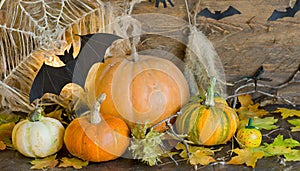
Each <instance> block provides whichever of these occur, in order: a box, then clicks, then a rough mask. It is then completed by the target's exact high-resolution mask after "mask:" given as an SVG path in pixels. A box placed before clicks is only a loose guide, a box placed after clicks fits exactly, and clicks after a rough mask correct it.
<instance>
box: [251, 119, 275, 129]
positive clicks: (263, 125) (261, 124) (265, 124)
mask: <svg viewBox="0 0 300 171" xmlns="http://www.w3.org/2000/svg"><path fill="white" fill-rule="evenodd" d="M277 121H278V119H275V118H274V117H265V118H254V119H253V122H252V125H253V126H255V127H257V128H259V129H260V130H261V129H265V130H268V131H269V130H272V129H275V128H278V126H277V125H274V124H275V123H276V122H277Z"/></svg>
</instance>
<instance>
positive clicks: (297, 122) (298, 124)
mask: <svg viewBox="0 0 300 171" xmlns="http://www.w3.org/2000/svg"><path fill="white" fill-rule="evenodd" d="M288 122H289V123H290V124H292V125H294V127H291V130H292V132H296V131H300V119H291V120H288Z"/></svg>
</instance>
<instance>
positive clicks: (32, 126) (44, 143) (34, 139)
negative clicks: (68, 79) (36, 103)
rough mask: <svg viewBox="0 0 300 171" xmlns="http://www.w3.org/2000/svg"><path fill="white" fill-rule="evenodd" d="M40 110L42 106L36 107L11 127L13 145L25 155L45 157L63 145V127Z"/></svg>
mask: <svg viewBox="0 0 300 171" xmlns="http://www.w3.org/2000/svg"><path fill="white" fill-rule="evenodd" d="M42 112H43V109H42V108H37V110H36V111H34V112H33V113H32V114H31V116H30V117H29V119H26V120H23V121H20V122H19V123H17V124H16V126H15V127H14V129H13V132H12V143H13V146H14V148H15V149H17V150H18V151H19V152H20V153H21V154H23V155H25V156H27V157H41V158H42V157H47V156H49V155H52V154H54V153H56V152H58V151H59V150H60V149H61V147H62V145H63V136H64V132H65V128H64V127H63V125H62V124H61V123H60V121H58V120H57V119H54V118H50V117H44V116H42V115H41V113H42Z"/></svg>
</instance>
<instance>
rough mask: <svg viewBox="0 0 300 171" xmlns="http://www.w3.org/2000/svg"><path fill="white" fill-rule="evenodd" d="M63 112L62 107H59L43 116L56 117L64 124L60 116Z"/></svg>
mask: <svg viewBox="0 0 300 171" xmlns="http://www.w3.org/2000/svg"><path fill="white" fill-rule="evenodd" d="M62 114H63V110H62V109H59V110H54V111H52V112H50V113H47V114H46V115H45V116H47V117H50V118H54V119H57V120H59V121H60V122H62V123H64V124H66V122H65V121H63V118H62V117H61V116H62Z"/></svg>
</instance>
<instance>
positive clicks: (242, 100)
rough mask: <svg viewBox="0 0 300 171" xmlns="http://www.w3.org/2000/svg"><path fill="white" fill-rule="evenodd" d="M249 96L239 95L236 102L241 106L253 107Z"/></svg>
mask: <svg viewBox="0 0 300 171" xmlns="http://www.w3.org/2000/svg"><path fill="white" fill-rule="evenodd" d="M251 98H252V97H251V95H250V94H245V95H240V96H238V100H239V102H240V103H241V106H250V105H253V101H252V99H251Z"/></svg>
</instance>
